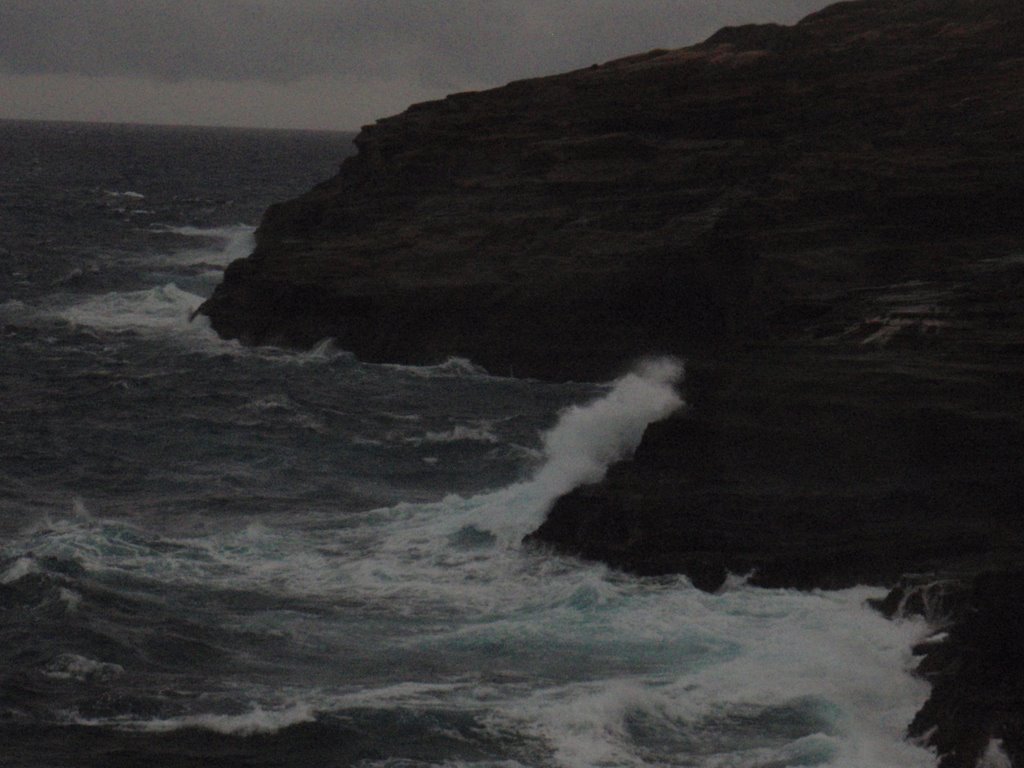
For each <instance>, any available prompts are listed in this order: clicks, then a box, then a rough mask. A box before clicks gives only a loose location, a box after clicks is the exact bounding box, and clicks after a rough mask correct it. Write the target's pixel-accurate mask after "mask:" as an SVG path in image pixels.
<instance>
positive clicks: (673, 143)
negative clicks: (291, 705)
mask: <svg viewBox="0 0 1024 768" xmlns="http://www.w3.org/2000/svg"><path fill="white" fill-rule="evenodd" d="M1022 20H1024V10H1022V9H1021V7H1020V4H1019V3H1017V2H1016V1H1015V0H910V1H908V0H871V1H868V2H856V3H842V4H839V5H837V6H833V7H832V8H830V9H827V10H825V11H823V12H821V13H819V14H815V15H813V16H811V17H809V18H808V19H806V20H805V21H803V22H802V23H800V24H799V25H797V26H795V27H792V28H786V27H778V26H767V27H742V28H738V29H727V30H723V31H722V32H720V33H719V34H717V35H715V36H714V37H712V38H711V39H710V40H708V41H707V42H706V43H704V44H702V45H698V46H695V47H693V48H689V49H683V50H677V51H654V52H651V53H649V54H645V55H641V56H636V57H633V58H629V59H624V60H620V61H616V62H612V63H610V64H607V65H604V66H600V67H594V68H591V69H587V70H582V71H578V72H573V73H569V74H566V75H559V76H554V77H548V78H542V79H537V80H529V81H522V82H516V83H512V84H510V85H508V86H506V87H504V88H499V89H495V90H492V91H486V92H481V93H467V94H458V95H455V96H451V97H449V98H447V99H445V100H443V101H438V102H432V103H427V104H420V105H416V106H414V107H411V108H410V109H409V110H408V111H407V112H405V113H403V114H401V115H399V116H397V117H393V118H389V119H386V120H381V121H379V122H378V123H377V124H375V125H373V126H370V127H369V128H366V129H364V130H363V132H362V133H361V134H360V135H359V137H358V138H357V140H356V143H357V145H358V146H359V150H360V151H359V154H358V155H357V156H355V157H353V158H350V159H348V160H346V162H345V163H344V165H343V166H342V170H341V172H340V173H339V174H338V175H337V176H336V177H335V178H333V179H331V180H329V181H327V182H325V183H324V184H322V185H320V186H319V187H317V188H316V189H314V190H312V191H310V192H309V193H307V194H306V195H304V196H302V197H300V198H298V199H296V200H293V201H290V202H287V203H283V204H280V205H276V206H273V207H271V208H270V210H268V211H267V214H266V216H265V218H264V221H263V223H262V225H261V227H260V229H259V232H258V234H257V242H258V244H257V248H256V251H255V253H254V254H253V255H252V256H251V257H250V258H249V259H246V260H243V261H241V262H238V263H236V264H235V265H233V266H232V268H231V269H229V270H228V272H227V274H226V275H225V279H224V282H223V284H222V285H221V286H220V288H219V289H218V290H217V292H216V293H215V294H214V296H213V297H212V298H211V299H210V301H209V302H207V303H206V305H205V306H204V307H203V312H205V313H206V314H208V315H209V316H210V319H211V321H212V323H213V325H214V327H215V328H216V329H217V330H218V331H219V332H220V333H222V334H223V335H225V336H229V337H238V338H242V339H243V340H246V341H248V342H251V343H286V344H293V345H309V344H312V343H315V342H316V341H318V340H319V339H321V338H323V337H325V336H334V337H336V338H337V339H338V340H339V343H340V344H341V345H342V346H343V347H345V348H348V349H350V350H352V351H353V352H355V353H356V354H357V355H359V356H361V357H363V358H365V359H368V360H405V361H413V362H416V361H422V362H426V361H431V362H434V361H436V360H437V359H438V358H443V357H445V356H447V355H449V354H459V355H463V356H467V357H470V358H471V359H473V360H475V361H477V362H479V363H480V364H482V365H484V366H485V367H488V368H489V369H491V370H493V371H496V372H505V371H507V370H509V368H511V369H512V370H514V371H515V373H516V375H520V376H522V375H538V376H545V377H561V378H565V377H575V378H588V379H589V378H606V377H608V376H609V375H612V374H614V373H617V372H619V371H620V370H621V368H622V366H623V365H624V363H625V362H626V361H627V360H628V359H629V358H630V357H632V356H636V355H639V354H645V353H652V352H654V353H656V352H665V351H672V352H677V353H680V354H685V355H689V356H695V355H701V356H703V355H707V354H717V353H720V352H721V351H722V350H723V349H733V348H736V347H737V346H742V345H744V344H746V343H749V342H750V341H751V340H752V339H767V340H775V339H778V338H787V339H793V338H804V337H806V336H807V334H808V333H819V334H820V333H825V334H827V333H829V332H835V333H842V332H844V331H847V330H849V332H850V337H849V338H847V339H846V342H847V343H849V344H853V345H856V344H858V343H859V342H860V341H863V340H865V339H867V338H870V337H871V336H872V334H874V333H875V332H876V331H882V334H881V335H880V336H877V337H876V340H877V341H883V340H885V339H887V338H890V336H889V334H891V333H897V332H899V333H902V334H903V335H907V334H908V333H909V334H910V335H914V334H916V333H917V332H931V331H933V330H937V329H944V328H948V327H949V325H948V324H949V323H950V322H952V323H953V324H954V325H956V324H957V323H960V322H966V318H963V319H961V318H953V319H949V318H944V317H942V316H939V315H936V314H935V312H931V311H929V310H928V309H927V306H930V305H931V304H933V303H934V302H933V301H931V300H930V299H929V298H926V297H930V296H933V295H939V296H941V295H942V294H943V293H944V291H945V290H946V289H947V288H949V287H950V286H949V281H948V280H947V279H945V278H946V272H947V270H950V269H952V270H955V269H958V268H960V267H962V266H963V265H964V263H965V262H966V263H973V262H976V261H978V260H981V259H983V258H993V259H997V258H1000V257H1004V256H1007V255H1009V254H1010V253H1012V252H1013V250H1014V249H1015V248H1017V247H1018V246H1019V243H1020V235H1021V234H1022V230H1024V217H1022V214H1021V209H1020V207H1019V205H1018V202H1017V201H1018V200H1019V199H1020V198H1021V197H1022V196H1024V147H1022V144H1021V140H1020V130H1019V127H1020V125H1021V117H1022V115H1024V96H1022V93H1021V89H1020V88H1019V83H1020V82H1021V78H1022V75H1024V61H1022V59H1021V57H1020V55H1019V52H1020V51H1021V50H1022V49H1024V24H1022V23H1021V22H1022ZM909 281H921V282H924V283H926V285H925V286H921V287H919V288H918V289H917V290H915V291H914V292H913V293H915V294H916V295H915V296H912V297H908V300H907V301H905V302H904V301H899V300H898V299H894V297H893V296H891V295H887V293H886V292H885V290H884V289H880V288H878V286H880V285H890V286H892V285H895V284H898V283H900V282H909ZM858 289H860V290H862V291H865V292H866V293H863V294H862V293H858V292H857V291H858ZM897 292H898V291H894V290H890V291H888V294H894V293H897ZM920 300H923V301H925V306H924V307H921V306H919V304H918V302H919V301H920ZM936 311H945V309H944V308H941V307H940V308H938V309H937V310H936ZM908 313H909V314H908ZM812 320H817V322H813V323H812V322H810V321H812ZM854 323H859V329H851V328H850V326H851V325H852V324H854ZM958 330H959V328H958Z"/></svg>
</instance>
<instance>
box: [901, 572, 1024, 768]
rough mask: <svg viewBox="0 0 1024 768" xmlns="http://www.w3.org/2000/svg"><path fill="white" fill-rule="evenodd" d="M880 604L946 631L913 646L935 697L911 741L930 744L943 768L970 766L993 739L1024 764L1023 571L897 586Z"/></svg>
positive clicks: (916, 724)
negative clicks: (969, 580) (968, 580)
mask: <svg viewBox="0 0 1024 768" xmlns="http://www.w3.org/2000/svg"><path fill="white" fill-rule="evenodd" d="M881 607H882V609H883V610H884V611H885V612H886V613H887V614H888V615H896V614H898V613H903V614H914V613H917V614H921V615H925V616H926V617H927V618H929V619H930V620H931V621H933V622H935V623H936V624H938V625H939V626H941V627H943V628H944V630H945V631H943V632H942V633H941V634H939V635H937V636H936V639H934V640H931V641H928V642H925V643H923V644H922V645H921V646H919V647H918V648H916V649H915V652H916V653H917V654H918V655H920V656H921V662H920V665H919V666H918V670H917V671H918V674H921V675H923V676H924V677H925V678H927V679H928V680H929V681H930V682H931V683H932V694H931V696H930V698H929V700H928V702H927V703H926V704H925V706H924V707H923V708H922V709H921V711H920V712H919V713H918V714H917V716H916V717H915V718H914V721H913V723H911V725H910V729H909V734H910V736H911V737H912V738H916V739H921V740H923V741H924V742H925V743H926V744H928V745H929V746H932V747H935V749H936V751H937V752H938V753H939V755H940V757H941V760H940V762H939V766H940V768H974V767H975V766H976V765H978V764H979V763H978V761H979V759H980V758H981V757H982V755H983V754H984V753H985V751H986V749H987V748H988V747H989V744H990V742H992V741H995V742H997V743H999V744H1000V746H1001V748H1002V752H1003V754H1004V755H1006V757H1008V758H1009V759H1010V761H1011V762H1012V764H1013V765H1022V764H1024V727H1022V726H1024V643H1021V636H1022V635H1021V633H1022V632H1024V572H1021V571H1008V572H1001V573H994V572H986V573H982V574H979V575H978V576H977V577H976V578H975V579H974V581H973V583H971V584H968V585H965V584H964V583H963V582H962V581H958V580H956V579H952V580H950V579H941V580H938V581H932V582H930V583H928V582H924V583H918V584H911V585H901V586H899V587H897V588H896V589H894V590H893V591H892V592H891V593H890V595H889V597H888V598H887V599H886V601H885V604H883V605H882V606H881Z"/></svg>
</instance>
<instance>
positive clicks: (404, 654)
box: [0, 122, 934, 767]
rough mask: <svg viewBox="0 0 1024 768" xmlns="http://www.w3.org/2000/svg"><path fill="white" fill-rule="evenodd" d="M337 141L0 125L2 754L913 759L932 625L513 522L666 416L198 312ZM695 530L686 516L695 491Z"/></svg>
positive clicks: (93, 758)
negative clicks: (361, 354)
mask: <svg viewBox="0 0 1024 768" xmlns="http://www.w3.org/2000/svg"><path fill="white" fill-rule="evenodd" d="M349 141H350V137H348V136H346V135H343V134H325V133H299V132H259V131H240V130H226V129H186V128H173V129H171V128H155V127H130V126H87V125H71V124H32V123H15V122H0V169H2V172H0V265H2V270H0V398H2V401H0V766H5V767H6V766H19V767H20V766H26V767H28V766H33V767H36V766H39V767H42V766H97V767H98V766H135V765H146V766H271V765H273V766H349V765H360V766H426V765H446V766H456V765H458V766H470V765H476V766H519V765H522V766H599V765H600V766H625V765H630V766H632V765H637V766H639V765H659V766H662V765H672V766H750V767H753V766H764V767H767V766H790V765H794V766H795V765H835V766H928V765H933V764H934V758H933V757H932V755H931V754H929V753H928V752H926V751H924V750H921V749H919V748H917V747H914V746H912V745H909V744H906V743H904V742H903V741H902V732H903V729H904V727H905V725H906V724H907V723H908V722H909V720H910V719H911V717H912V716H913V713H914V712H915V710H916V709H917V708H918V707H919V705H920V703H921V702H922V701H923V699H924V697H925V696H926V694H927V689H926V686H925V685H924V684H923V683H921V682H920V681H916V680H914V679H913V678H911V677H910V676H909V675H908V674H907V672H906V670H907V668H908V667H909V665H910V663H911V657H910V647H911V645H912V643H913V642H914V640H915V639H917V638H919V637H920V636H921V634H922V633H923V632H924V631H925V628H924V627H923V626H922V625H920V624H917V623H913V622H905V623H893V622H886V621H884V620H882V619H881V618H879V617H878V616H876V615H874V614H873V613H872V612H871V611H869V610H868V609H866V608H865V607H864V604H863V603H864V600H865V599H866V598H867V597H869V596H872V595H874V594H877V592H875V591H872V590H868V589H855V590H848V591H844V592H838V593H815V594H804V593H797V592H788V591H768V590H758V589H753V588H750V587H747V586H745V585H744V583H743V580H742V579H741V578H735V579H732V580H731V581H730V583H729V585H728V587H727V588H726V589H725V590H723V591H722V593H721V594H717V595H708V594H704V593H701V592H698V591H696V590H694V589H693V588H692V587H691V586H690V585H689V583H688V582H686V580H685V579H674V578H669V579H637V578H632V577H628V576H624V575H621V574H616V573H614V572H610V571H608V570H607V569H605V568H603V567H601V566H599V565H594V564H583V563H579V562H575V561H572V560H568V559H563V558H560V557H556V556H553V555H551V554H549V553H544V552H538V551H529V550H524V549H523V548H522V547H521V546H520V544H519V541H520V539H521V537H522V536H523V535H524V534H526V533H528V532H529V531H531V530H532V529H533V528H534V527H536V525H537V524H538V523H539V522H540V521H541V520H543V517H544V513H545V511H546V509H547V507H548V505H549V504H550V503H551V501H552V500H553V499H554V498H555V497H557V496H558V495H559V494H560V493H563V492H565V491H566V490H568V489H570V488H572V487H574V486H575V485H578V484H580V483H583V482H588V481H593V480H596V479H598V478H599V477H600V476H601V474H602V473H603V471H604V468H605V466H606V465H607V464H608V463H609V462H610V461H613V460H614V459H616V458H617V457H620V456H623V455H626V454H628V453H629V451H630V450H632V447H633V446H634V445H635V444H636V442H637V441H638V440H639V437H640V434H641V433H642V430H643V428H644V426H645V425H646V424H647V423H648V422H650V421H652V420H654V419H657V418H661V417H663V416H665V415H667V414H668V413H670V412H671V411H673V410H675V409H676V408H679V407H682V404H681V403H680V401H679V398H678V395H677V394H676V392H675V389H674V385H675V383H676V382H677V381H678V380H679V378H680V377H681V376H682V369H681V367H680V365H679V363H678V362H677V361H668V360H662V361H650V362H648V363H647V364H646V365H644V366H641V367H639V368H638V369H637V370H636V371H635V372H634V373H633V374H631V375H629V376H627V377H624V378H623V379H621V380H619V381H617V382H612V383H576V384H573V383H570V384H550V383H541V382H536V381H524V380H516V379H508V378H499V377H493V376H490V375H488V374H487V373H486V372H485V371H482V370H480V369H479V368H477V367H475V366H474V365H473V364H472V362H471V361H465V360H450V361H448V362H446V363H444V364H441V365H437V366H434V367H426V368H423V367H420V368H416V367H407V366H397V365H396V366H383V365H366V364H362V363H360V362H359V361H357V360H356V359H354V358H353V357H352V356H351V355H349V354H347V353H346V352H345V351H344V350H339V349H336V348H334V347H333V346H332V345H331V344H330V343H329V341H325V342H324V343H323V344H321V345H320V346H319V347H317V348H316V349H315V350H313V351H310V352H290V351H283V350H274V349H246V348H242V347H240V346H238V345H237V344H235V343H232V342H225V341H222V340H220V339H218V338H217V337H216V336H215V335H214V334H213V333H212V332H211V331H210V330H209V328H208V327H207V326H206V324H205V322H204V321H203V320H202V319H201V318H200V319H198V320H197V321H195V322H192V323H190V322H189V321H188V317H189V314H190V313H191V311H192V310H193V309H195V307H197V306H198V304H199V303H200V302H201V301H202V299H203V298H204V297H205V296H207V295H209V293H210V292H211V291H212V289H213V287H214V286H215V285H216V283H217V281H218V280H219V276H220V273H221V271H222V269H223V267H224V266H225V265H226V264H227V263H228V262H229V261H230V260H232V259H233V258H237V257H239V256H244V255H245V254H246V253H248V250H249V248H250V247H251V238H252V231H253V229H254V226H255V224H256V223H257V222H258V220H259V216H260V214H261V212H262V210H263V209H264V208H265V207H266V206H267V205H269V204H270V203H272V202H275V201H278V200H282V199H286V198H288V197H291V196H294V195H296V194H298V193H300V192H302V191H304V190H305V189H307V188H308V187H310V186H311V185H312V184H314V183H315V182H317V181H319V180H322V179H323V178H326V177H327V176H329V175H331V174H332V173H333V172H334V171H335V169H336V167H337V164H338V163H339V161H340V160H341V158H342V157H344V156H345V155H346V154H347V153H348V152H349V151H350V143H349ZM679 524H680V525H683V526H685V525H686V519H685V512H684V511H683V510H680V520H679Z"/></svg>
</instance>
